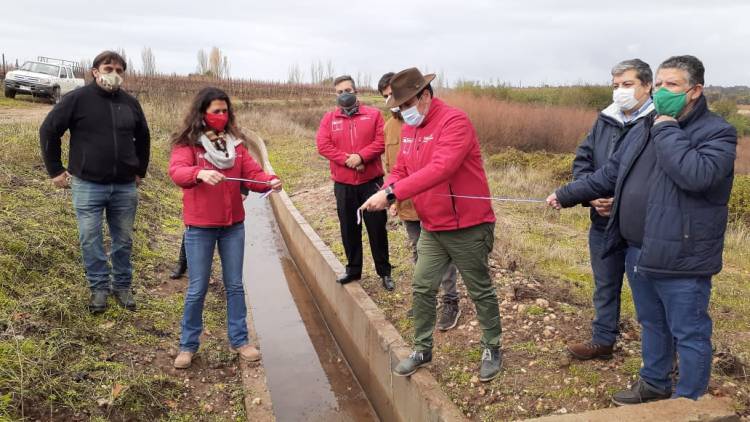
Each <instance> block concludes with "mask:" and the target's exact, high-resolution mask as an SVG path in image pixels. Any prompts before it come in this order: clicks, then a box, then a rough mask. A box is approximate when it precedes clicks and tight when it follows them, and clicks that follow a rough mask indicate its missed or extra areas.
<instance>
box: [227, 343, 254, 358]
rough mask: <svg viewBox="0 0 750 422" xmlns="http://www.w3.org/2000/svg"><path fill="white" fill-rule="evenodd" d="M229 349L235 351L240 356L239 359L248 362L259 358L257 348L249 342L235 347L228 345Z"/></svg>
mask: <svg viewBox="0 0 750 422" xmlns="http://www.w3.org/2000/svg"><path fill="white" fill-rule="evenodd" d="M229 351H231V352H232V353H237V354H238V355H239V356H240V359H242V360H246V361H248V362H257V361H259V360H260V352H259V351H258V349H256V348H255V346H251V345H249V344H246V345H244V346H241V347H238V348H237V349H235V348H234V347H230V348H229Z"/></svg>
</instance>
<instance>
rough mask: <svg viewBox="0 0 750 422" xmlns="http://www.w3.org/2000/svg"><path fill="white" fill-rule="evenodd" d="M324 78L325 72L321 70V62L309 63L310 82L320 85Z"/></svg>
mask: <svg viewBox="0 0 750 422" xmlns="http://www.w3.org/2000/svg"><path fill="white" fill-rule="evenodd" d="M324 78H325V70H324V69H323V62H322V61H320V60H318V61H316V62H312V63H310V82H311V83H313V84H316V85H321V84H322V83H323V79H324Z"/></svg>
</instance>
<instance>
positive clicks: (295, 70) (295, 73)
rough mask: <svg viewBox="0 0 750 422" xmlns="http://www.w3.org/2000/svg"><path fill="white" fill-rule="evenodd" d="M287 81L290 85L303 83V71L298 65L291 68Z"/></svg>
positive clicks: (295, 64)
mask: <svg viewBox="0 0 750 422" xmlns="http://www.w3.org/2000/svg"><path fill="white" fill-rule="evenodd" d="M286 81H287V82H288V83H290V84H299V83H302V70H301V69H300V68H299V64H298V63H294V64H292V65H290V66H289V71H288V73H287V79H286Z"/></svg>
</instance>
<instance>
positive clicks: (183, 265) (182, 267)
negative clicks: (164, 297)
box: [169, 260, 187, 280]
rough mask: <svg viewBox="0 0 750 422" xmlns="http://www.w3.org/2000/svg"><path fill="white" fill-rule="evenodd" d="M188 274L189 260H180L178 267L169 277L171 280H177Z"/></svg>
mask: <svg viewBox="0 0 750 422" xmlns="http://www.w3.org/2000/svg"><path fill="white" fill-rule="evenodd" d="M186 272H187V260H185V261H183V260H179V261H177V265H176V266H175V267H174V270H172V274H170V275H169V278H171V279H172V280H176V279H178V278H182V276H184V275H185V273H186Z"/></svg>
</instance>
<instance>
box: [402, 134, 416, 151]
mask: <svg viewBox="0 0 750 422" xmlns="http://www.w3.org/2000/svg"><path fill="white" fill-rule="evenodd" d="M412 145H414V138H407V137H403V138H401V152H402V153H403V154H404V155H409V153H410V152H411V147H412Z"/></svg>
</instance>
